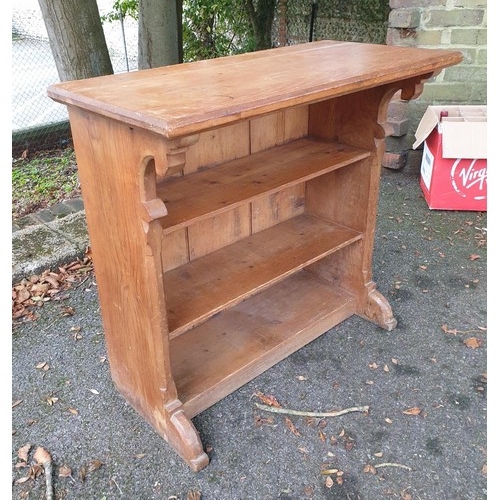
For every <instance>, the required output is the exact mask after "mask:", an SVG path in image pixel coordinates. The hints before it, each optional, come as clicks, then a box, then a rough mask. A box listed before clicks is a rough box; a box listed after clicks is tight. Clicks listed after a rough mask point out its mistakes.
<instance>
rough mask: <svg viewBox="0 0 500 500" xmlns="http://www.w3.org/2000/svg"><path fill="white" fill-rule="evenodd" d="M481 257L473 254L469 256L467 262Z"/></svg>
mask: <svg viewBox="0 0 500 500" xmlns="http://www.w3.org/2000/svg"><path fill="white" fill-rule="evenodd" d="M480 258H481V256H480V255H477V253H473V254H471V255H470V256H469V260H477V259H480Z"/></svg>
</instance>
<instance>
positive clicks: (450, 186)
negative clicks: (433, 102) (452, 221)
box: [413, 106, 487, 211]
mask: <svg viewBox="0 0 500 500" xmlns="http://www.w3.org/2000/svg"><path fill="white" fill-rule="evenodd" d="M486 127H487V114H486V106H429V107H428V108H427V110H426V112H425V114H424V116H423V117H422V120H421V121H420V123H419V125H418V128H417V131H416V132H415V139H416V140H415V143H414V144H413V149H416V148H417V147H418V146H420V144H422V143H424V150H423V154H422V164H421V168H420V187H421V189H422V191H423V193H424V196H425V199H426V201H427V204H428V205H429V208H431V209H441V210H471V211H486V205H487V195H486V188H487V154H486Z"/></svg>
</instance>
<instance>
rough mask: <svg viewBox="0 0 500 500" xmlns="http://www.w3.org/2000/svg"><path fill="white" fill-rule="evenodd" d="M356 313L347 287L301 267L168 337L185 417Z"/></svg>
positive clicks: (219, 398)
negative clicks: (333, 283)
mask: <svg viewBox="0 0 500 500" xmlns="http://www.w3.org/2000/svg"><path fill="white" fill-rule="evenodd" d="M354 312H355V300H354V298H353V297H352V296H350V295H349V294H347V293H346V292H344V291H342V290H339V289H336V288H334V287H333V286H331V285H329V284H327V283H325V282H323V281H320V280H318V279H317V278H315V277H314V276H312V275H311V274H310V273H308V272H307V271H300V272H298V273H297V274H294V275H293V276H290V277H289V278H287V279H286V280H284V281H281V282H280V283H277V284H276V285H274V286H272V287H271V288H268V289H267V290H265V291H263V292H261V293H259V294H258V295H255V296H253V297H251V298H249V299H247V300H245V301H244V302H241V303H240V304H238V305H236V306H235V307H233V308H231V309H228V310H226V311H223V312H221V313H220V314H218V315H216V316H214V317H213V318H211V319H210V320H208V321H206V322H205V323H203V324H201V325H198V326H197V327H195V328H194V329H192V330H189V331H188V332H186V333H184V334H183V335H180V336H179V337H176V338H175V339H172V340H171V341H170V360H171V365H172V373H173V377H174V381H175V383H176V386H177V392H178V397H179V399H180V401H181V402H182V403H183V404H184V411H185V413H186V414H187V415H188V417H189V418H192V417H193V416H195V415H197V414H198V413H200V412H202V411H203V410H205V409H206V408H208V407H209V406H211V405H213V404H214V403H216V402H217V401H219V400H221V399H222V398H224V397H225V396H227V395H228V394H230V393H231V392H233V391H234V390H236V389H238V388H239V387H241V386H242V385H244V384H246V383H247V382H249V381H250V380H252V379H253V378H255V377H256V376H257V375H259V374H261V373H262V372H264V371H265V370H267V369H268V368H270V367H271V366H273V365H275V364H276V363H278V362H279V361H281V360H283V359H284V358H286V357H287V356H289V355H290V354H292V353H293V352H295V351H296V350H298V349H300V348H301V347H303V346H304V345H306V344H307V343H309V342H310V341H312V340H314V339H315V338H317V337H319V336H320V335H322V334H323V333H325V332H326V331H327V330H329V329H330V328H332V327H333V326H335V325H336V324H338V323H340V322H341V321H343V320H344V319H346V318H348V317H349V316H351V315H352V314H354Z"/></svg>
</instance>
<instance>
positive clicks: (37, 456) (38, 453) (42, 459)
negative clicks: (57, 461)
mask: <svg viewBox="0 0 500 500" xmlns="http://www.w3.org/2000/svg"><path fill="white" fill-rule="evenodd" d="M33 459H34V460H35V461H36V462H37V463H38V464H40V465H45V464H50V462H51V461H52V457H51V456H50V453H49V452H48V451H47V450H46V449H45V448H42V447H41V446H39V447H38V448H37V449H36V450H35V453H34V454H33Z"/></svg>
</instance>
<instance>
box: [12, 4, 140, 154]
mask: <svg viewBox="0 0 500 500" xmlns="http://www.w3.org/2000/svg"><path fill="white" fill-rule="evenodd" d="M113 3H114V0H98V7H99V12H100V14H101V16H102V15H105V14H107V13H109V12H111V11H112V10H113ZM103 29H104V34H105V37H106V42H107V45H108V50H109V55H110V57H111V62H112V64H113V70H114V72H115V73H121V72H124V71H132V70H135V69H137V22H136V21H134V20H133V19H125V20H123V21H122V22H120V21H115V22H108V21H106V22H104V23H103ZM11 60H12V86H13V88H12V104H11V106H12V156H13V157H19V156H20V155H21V154H22V153H23V151H25V150H29V151H30V152H34V151H37V150H50V149H55V148H60V147H65V146H67V145H68V144H70V142H71V133H70V128H69V122H68V114H67V111H66V106H64V105H62V104H59V103H57V102H54V101H53V100H52V99H50V98H49V97H48V96H47V87H48V86H49V85H51V84H53V83H57V82H59V75H58V73H57V69H56V65H55V62H54V57H53V55H52V51H51V48H50V44H49V40H48V36H47V30H46V28H45V24H44V22H43V18H42V13H41V10H40V7H39V5H38V1H37V0H18V1H16V4H15V5H13V7H12V57H11Z"/></svg>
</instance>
